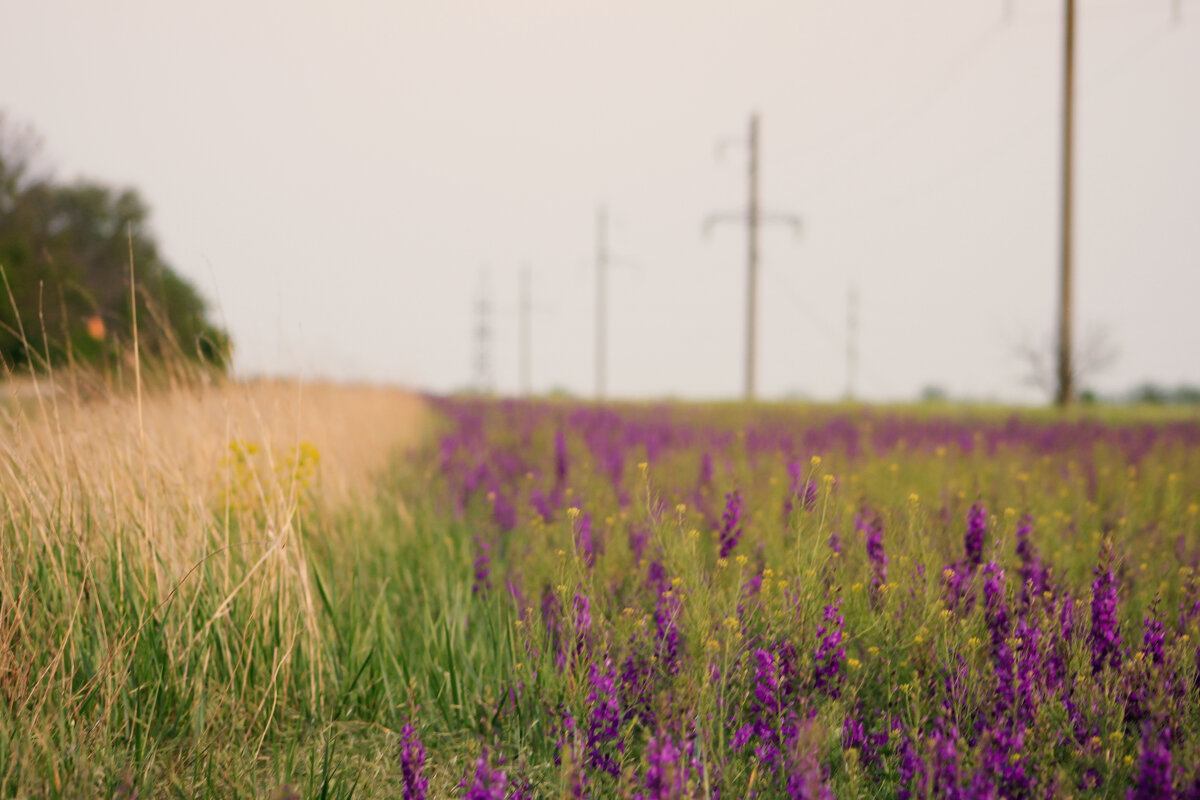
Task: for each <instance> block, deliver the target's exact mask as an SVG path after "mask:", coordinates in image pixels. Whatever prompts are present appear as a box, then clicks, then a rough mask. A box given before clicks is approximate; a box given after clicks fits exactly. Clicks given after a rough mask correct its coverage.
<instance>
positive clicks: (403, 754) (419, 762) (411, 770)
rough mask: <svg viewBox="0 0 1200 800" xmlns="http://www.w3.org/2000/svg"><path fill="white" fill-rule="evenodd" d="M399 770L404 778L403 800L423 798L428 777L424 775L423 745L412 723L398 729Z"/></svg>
mask: <svg viewBox="0 0 1200 800" xmlns="http://www.w3.org/2000/svg"><path fill="white" fill-rule="evenodd" d="M400 772H401V775H402V776H403V779H404V788H403V794H402V795H401V796H402V797H403V798H404V800H425V794H426V792H427V791H428V790H429V779H428V778H426V777H425V746H424V745H422V744H421V740H420V739H418V738H417V732H416V730H414V728H413V726H412V723H411V722H407V723H405V724H404V727H403V728H402V729H401V730H400Z"/></svg>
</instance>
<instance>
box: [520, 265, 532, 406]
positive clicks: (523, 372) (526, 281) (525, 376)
mask: <svg viewBox="0 0 1200 800" xmlns="http://www.w3.org/2000/svg"><path fill="white" fill-rule="evenodd" d="M519 294H520V302H519V311H518V313H519V314H520V317H521V319H520V323H519V325H518V328H519V329H520V333H519V335H520V343H519V353H520V364H519V370H520V379H521V394H522V396H524V397H529V395H531V394H532V393H533V382H532V379H531V377H530V374H531V372H532V365H531V362H532V360H533V287H532V285H531V279H530V276H529V265H528V264H524V265H522V266H521V274H520V286H519Z"/></svg>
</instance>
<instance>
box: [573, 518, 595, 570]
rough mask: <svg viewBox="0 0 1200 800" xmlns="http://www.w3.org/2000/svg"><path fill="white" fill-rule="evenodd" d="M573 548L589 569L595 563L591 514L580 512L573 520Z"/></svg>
mask: <svg viewBox="0 0 1200 800" xmlns="http://www.w3.org/2000/svg"><path fill="white" fill-rule="evenodd" d="M575 549H576V551H577V552H578V553H579V555H580V556H582V557H583V563H585V564H587V566H588V569H591V568H592V567H593V566H595V564H596V548H595V544H594V543H593V541H592V515H591V514H580V515H579V517H578V518H577V519H576V521H575Z"/></svg>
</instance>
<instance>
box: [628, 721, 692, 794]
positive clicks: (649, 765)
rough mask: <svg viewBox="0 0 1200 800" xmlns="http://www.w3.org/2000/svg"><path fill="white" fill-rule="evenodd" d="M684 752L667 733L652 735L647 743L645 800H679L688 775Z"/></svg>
mask: <svg viewBox="0 0 1200 800" xmlns="http://www.w3.org/2000/svg"><path fill="white" fill-rule="evenodd" d="M682 755H683V753H682V752H681V751H680V750H679V748H678V747H676V746H675V743H674V742H672V741H671V737H670V736H669V735H667V734H662V735H661V736H658V737H655V736H651V737H650V741H649V742H647V743H646V792H645V793H644V794H640V795H638V796H639V797H641V798H644V800H679V798H682V797H683V787H684V784H685V782H686V780H687V777H688V769H687V762H686V760H683V759H682V758H681V756H682Z"/></svg>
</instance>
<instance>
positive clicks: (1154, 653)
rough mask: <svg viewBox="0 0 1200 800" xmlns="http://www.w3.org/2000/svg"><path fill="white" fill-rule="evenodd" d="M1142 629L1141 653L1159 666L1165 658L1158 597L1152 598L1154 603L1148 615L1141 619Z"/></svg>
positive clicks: (1163, 634) (1164, 636)
mask: <svg viewBox="0 0 1200 800" xmlns="http://www.w3.org/2000/svg"><path fill="white" fill-rule="evenodd" d="M1142 622H1143V625H1144V626H1145V627H1144V628H1143V630H1142V653H1143V657H1144V658H1145V659H1146V660H1147V661H1149V662H1150V663H1152V664H1154V665H1155V666H1156V667H1161V666H1162V663H1163V661H1164V660H1165V654H1164V653H1163V645H1164V643H1165V642H1166V631H1165V629H1164V628H1163V621H1162V617H1161V616H1159V614H1158V598H1157V597H1156V598H1154V605H1152V606H1151V607H1150V615H1149V616H1147V617H1146V618H1145V619H1143V621H1142Z"/></svg>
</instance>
